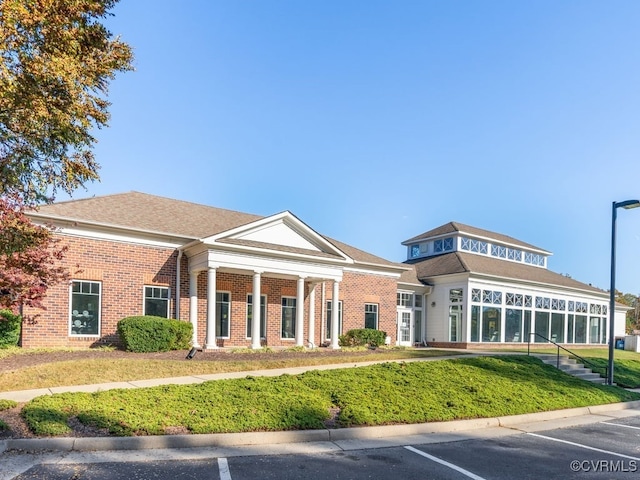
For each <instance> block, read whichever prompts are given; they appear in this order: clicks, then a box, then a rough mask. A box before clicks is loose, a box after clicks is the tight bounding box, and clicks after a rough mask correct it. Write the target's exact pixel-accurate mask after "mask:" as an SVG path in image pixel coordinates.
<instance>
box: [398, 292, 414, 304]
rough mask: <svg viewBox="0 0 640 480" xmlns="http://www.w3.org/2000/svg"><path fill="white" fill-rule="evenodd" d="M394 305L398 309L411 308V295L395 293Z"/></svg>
mask: <svg viewBox="0 0 640 480" xmlns="http://www.w3.org/2000/svg"><path fill="white" fill-rule="evenodd" d="M396 305H397V306H398V307H412V306H413V293H406V292H398V293H396Z"/></svg>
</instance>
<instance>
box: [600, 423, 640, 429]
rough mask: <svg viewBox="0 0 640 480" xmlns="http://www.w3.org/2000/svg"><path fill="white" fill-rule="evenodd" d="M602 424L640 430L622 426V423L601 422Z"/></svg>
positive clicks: (630, 426)
mask: <svg viewBox="0 0 640 480" xmlns="http://www.w3.org/2000/svg"><path fill="white" fill-rule="evenodd" d="M600 423H604V424H605V425H614V426H616V427H624V428H633V429H635V430H640V427H634V426H633V425H622V424H621V423H611V422H600Z"/></svg>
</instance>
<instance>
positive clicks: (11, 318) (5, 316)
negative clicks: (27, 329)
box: [0, 310, 22, 348]
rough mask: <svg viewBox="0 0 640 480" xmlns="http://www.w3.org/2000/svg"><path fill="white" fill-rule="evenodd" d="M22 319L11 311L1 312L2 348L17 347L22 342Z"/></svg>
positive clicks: (0, 342) (0, 341)
mask: <svg viewBox="0 0 640 480" xmlns="http://www.w3.org/2000/svg"><path fill="white" fill-rule="evenodd" d="M21 328H22V317H21V316H20V315H16V314H14V313H13V312H12V311H11V310H0V348H7V347H15V346H16V345H18V342H19V341H20V329H21Z"/></svg>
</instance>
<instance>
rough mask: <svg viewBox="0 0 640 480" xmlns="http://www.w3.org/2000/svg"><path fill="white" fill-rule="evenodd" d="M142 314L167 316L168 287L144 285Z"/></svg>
mask: <svg viewBox="0 0 640 480" xmlns="http://www.w3.org/2000/svg"><path fill="white" fill-rule="evenodd" d="M143 314H144V315H153V316H154V317H163V318H169V287H152V286H147V285H145V286H144V309H143Z"/></svg>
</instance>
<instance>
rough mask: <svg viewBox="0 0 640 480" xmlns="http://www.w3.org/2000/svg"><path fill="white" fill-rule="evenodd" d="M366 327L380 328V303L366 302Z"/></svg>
mask: <svg viewBox="0 0 640 480" xmlns="http://www.w3.org/2000/svg"><path fill="white" fill-rule="evenodd" d="M364 328H371V329H373V330H377V329H378V304H377V303H365V304H364Z"/></svg>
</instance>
